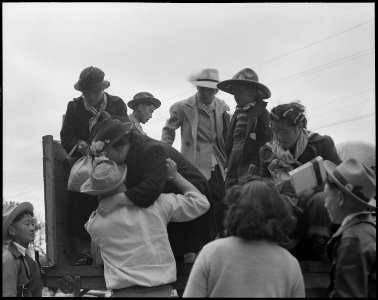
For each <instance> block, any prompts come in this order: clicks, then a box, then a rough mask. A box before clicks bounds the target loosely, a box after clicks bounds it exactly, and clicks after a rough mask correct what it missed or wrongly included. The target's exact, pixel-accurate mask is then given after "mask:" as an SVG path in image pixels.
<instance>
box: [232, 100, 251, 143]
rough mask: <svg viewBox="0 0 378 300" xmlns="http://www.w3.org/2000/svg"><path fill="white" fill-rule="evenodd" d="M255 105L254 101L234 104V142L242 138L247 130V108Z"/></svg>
mask: <svg viewBox="0 0 378 300" xmlns="http://www.w3.org/2000/svg"><path fill="white" fill-rule="evenodd" d="M255 105H256V103H248V104H247V105H244V106H239V105H238V106H236V109H235V114H237V116H236V125H235V129H234V135H233V136H234V142H235V141H241V140H244V137H245V135H246V132H247V122H248V110H250V109H251V108H252V107H254V106H255Z"/></svg>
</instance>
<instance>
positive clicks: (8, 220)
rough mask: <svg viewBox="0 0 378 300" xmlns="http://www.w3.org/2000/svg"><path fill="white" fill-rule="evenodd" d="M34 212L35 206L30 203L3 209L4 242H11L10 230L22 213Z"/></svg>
mask: <svg viewBox="0 0 378 300" xmlns="http://www.w3.org/2000/svg"><path fill="white" fill-rule="evenodd" d="M25 210H27V211H30V212H33V205H32V204H31V203H30V202H22V203H15V204H9V205H6V206H5V207H3V241H6V240H9V239H10V237H9V234H8V228H9V226H10V225H11V224H12V222H13V221H14V219H15V218H16V217H17V215H18V214H19V213H20V212H22V211H25Z"/></svg>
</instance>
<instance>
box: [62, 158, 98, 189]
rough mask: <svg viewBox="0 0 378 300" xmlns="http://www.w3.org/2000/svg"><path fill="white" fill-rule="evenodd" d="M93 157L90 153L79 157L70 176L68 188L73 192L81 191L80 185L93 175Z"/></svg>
mask: <svg viewBox="0 0 378 300" xmlns="http://www.w3.org/2000/svg"><path fill="white" fill-rule="evenodd" d="M92 167H93V159H92V156H91V155H90V154H88V155H86V156H83V157H81V158H79V159H78V161H77V162H75V164H74V165H73V166H72V168H71V171H70V175H69V177H68V186H67V189H68V190H69V191H72V192H80V187H81V186H82V184H83V183H84V182H85V181H87V179H88V178H89V177H90V176H91V172H92Z"/></svg>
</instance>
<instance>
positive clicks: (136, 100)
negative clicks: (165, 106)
mask: <svg viewBox="0 0 378 300" xmlns="http://www.w3.org/2000/svg"><path fill="white" fill-rule="evenodd" d="M141 103H148V104H153V105H154V106H155V109H156V108H159V107H160V105H161V102H160V101H159V100H158V99H156V98H155V97H154V96H153V95H152V94H150V93H147V92H140V93H138V94H136V95H135V96H134V97H133V100H130V101H129V102H127V106H128V107H130V108H131V109H135V107H136V106H137V105H138V104H141Z"/></svg>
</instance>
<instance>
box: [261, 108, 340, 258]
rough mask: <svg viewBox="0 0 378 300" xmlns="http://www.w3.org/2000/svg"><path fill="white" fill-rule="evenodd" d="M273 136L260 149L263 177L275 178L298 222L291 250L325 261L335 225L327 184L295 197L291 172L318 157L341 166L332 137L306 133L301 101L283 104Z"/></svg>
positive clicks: (275, 114) (274, 118)
mask: <svg viewBox="0 0 378 300" xmlns="http://www.w3.org/2000/svg"><path fill="white" fill-rule="evenodd" d="M269 118H270V126H271V128H272V129H273V132H274V137H273V140H272V141H271V142H269V143H266V144H265V145H264V146H263V147H261V149H260V176H263V177H269V178H272V179H273V181H274V183H275V185H276V186H277V187H278V188H279V191H280V194H281V195H282V196H283V197H284V198H285V199H286V200H287V202H286V203H287V204H288V205H289V206H290V208H291V210H292V211H293V215H295V216H296V218H297V219H298V223H297V228H296V230H295V231H294V234H293V236H292V239H291V241H290V243H289V244H288V246H287V247H288V248H289V249H290V251H292V253H293V254H294V255H295V256H296V257H297V258H299V259H317V258H321V259H323V260H327V258H326V253H325V249H326V243H327V241H328V240H329V238H330V237H331V233H332V227H333V226H334V225H333V224H332V222H331V220H330V219H329V216H328V213H327V210H326V209H325V207H324V200H325V194H324V192H323V189H324V184H321V185H319V186H317V187H315V188H313V189H307V190H305V191H303V192H302V193H301V194H300V195H298V196H297V195H295V194H294V190H293V187H292V186H291V183H290V177H289V175H288V172H290V171H291V170H293V169H295V168H297V167H299V166H301V165H302V164H304V163H307V162H309V161H311V160H312V159H314V158H316V157H317V156H321V157H322V158H323V159H324V160H330V161H332V162H334V163H335V164H337V165H338V164H340V163H341V160H340V157H339V155H338V154H337V151H336V147H335V144H334V142H333V140H332V138H331V137H329V136H327V135H324V136H322V135H319V134H317V133H315V132H311V131H309V130H307V117H306V110H305V107H304V106H303V105H302V104H301V103H299V102H291V103H286V104H281V105H278V106H276V107H274V108H273V109H272V110H271V112H270V114H269Z"/></svg>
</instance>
